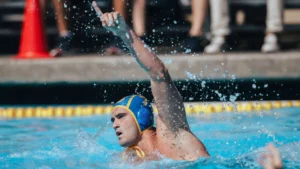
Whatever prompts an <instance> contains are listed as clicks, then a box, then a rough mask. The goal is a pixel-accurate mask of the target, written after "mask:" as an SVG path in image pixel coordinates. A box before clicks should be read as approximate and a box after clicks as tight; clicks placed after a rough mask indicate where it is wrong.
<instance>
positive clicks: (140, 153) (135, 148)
mask: <svg viewBox="0 0 300 169" xmlns="http://www.w3.org/2000/svg"><path fill="white" fill-rule="evenodd" d="M151 128H152V126H150V127H148V128H147V129H145V130H144V131H146V130H149V129H151ZM144 131H142V132H141V133H140V136H142V134H143V133H144ZM130 150H133V151H134V152H135V153H136V155H137V156H138V157H140V158H145V157H146V154H145V152H144V151H143V150H142V149H141V148H139V147H138V146H131V147H128V148H127V149H126V150H125V152H128V151H130ZM122 158H123V159H127V158H126V157H125V155H124V153H123V155H122Z"/></svg>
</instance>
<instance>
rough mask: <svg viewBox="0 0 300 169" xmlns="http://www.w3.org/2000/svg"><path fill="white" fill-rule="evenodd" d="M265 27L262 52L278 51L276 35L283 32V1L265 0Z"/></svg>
mask: <svg viewBox="0 0 300 169" xmlns="http://www.w3.org/2000/svg"><path fill="white" fill-rule="evenodd" d="M266 25H267V29H266V36H265V42H264V45H263V46H262V51H263V52H276V51H279V45H278V36H277V34H278V33H280V32H281V31H282V30H283V0H267V21H266Z"/></svg>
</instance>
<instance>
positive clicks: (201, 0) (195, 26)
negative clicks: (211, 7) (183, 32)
mask: <svg viewBox="0 0 300 169" xmlns="http://www.w3.org/2000/svg"><path fill="white" fill-rule="evenodd" d="M207 3H208V2H207V0H192V4H191V6H192V26H191V29H190V31H189V36H202V34H203V25H204V21H205V18H206V12H207V5H208V4H207Z"/></svg>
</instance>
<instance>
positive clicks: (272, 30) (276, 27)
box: [205, 0, 283, 53]
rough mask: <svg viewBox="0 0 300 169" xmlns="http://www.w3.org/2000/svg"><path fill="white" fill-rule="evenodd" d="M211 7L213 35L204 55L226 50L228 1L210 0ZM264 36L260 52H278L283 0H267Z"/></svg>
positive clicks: (228, 29)
mask: <svg viewBox="0 0 300 169" xmlns="http://www.w3.org/2000/svg"><path fill="white" fill-rule="evenodd" d="M210 6H211V18H212V23H211V31H212V34H213V38H212V41H211V43H210V45H208V46H207V47H206V48H205V53H219V52H221V51H223V50H225V49H226V48H228V45H227V44H226V41H227V39H228V38H227V37H228V35H229V34H230V28H229V22H230V19H229V9H228V8H229V7H228V6H229V4H228V0H210ZM266 25H267V28H266V34H265V39H264V44H263V46H262V48H261V50H262V52H277V51H279V50H280V47H279V40H278V34H279V33H280V32H282V31H283V0H267V20H266Z"/></svg>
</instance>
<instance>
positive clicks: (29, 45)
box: [16, 0, 51, 59]
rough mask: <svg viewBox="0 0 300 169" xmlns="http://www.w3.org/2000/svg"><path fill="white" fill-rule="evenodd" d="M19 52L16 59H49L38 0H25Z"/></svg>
mask: <svg viewBox="0 0 300 169" xmlns="http://www.w3.org/2000/svg"><path fill="white" fill-rule="evenodd" d="M24 16H25V17H24V21H23V27H22V35H21V44H20V50H19V53H18V55H17V56H16V58H19V59H38V58H50V57H51V56H50V55H49V53H48V52H47V49H46V48H47V47H46V46H47V45H46V40H45V32H44V25H43V21H42V18H41V10H40V3H39V0H26V5H25V15H24Z"/></svg>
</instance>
